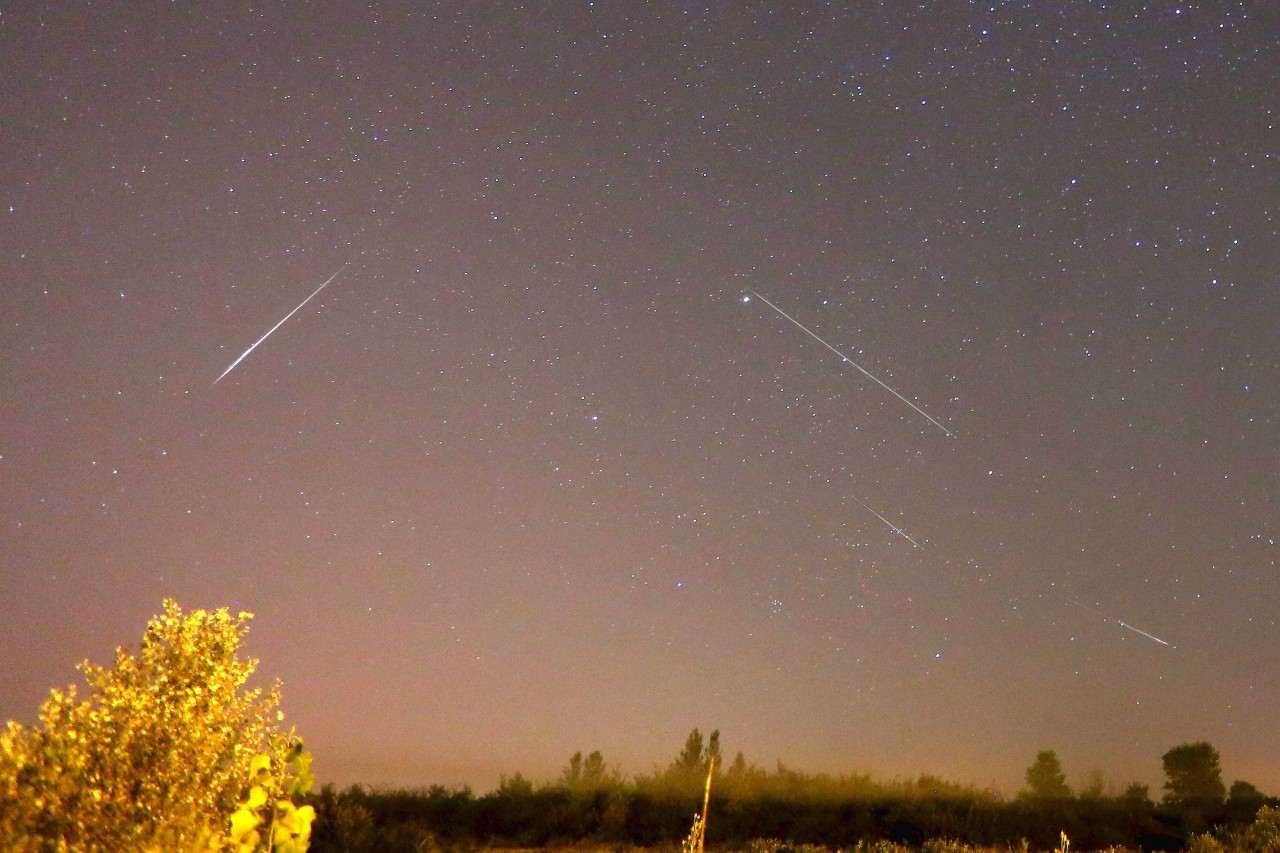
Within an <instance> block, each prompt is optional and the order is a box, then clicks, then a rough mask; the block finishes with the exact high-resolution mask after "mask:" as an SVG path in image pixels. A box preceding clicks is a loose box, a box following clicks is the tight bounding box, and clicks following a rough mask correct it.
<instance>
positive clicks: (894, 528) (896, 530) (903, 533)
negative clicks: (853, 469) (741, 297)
mask: <svg viewBox="0 0 1280 853" xmlns="http://www.w3.org/2000/svg"><path fill="white" fill-rule="evenodd" d="M760 298H761V299H763V298H764V297H763V296H762V297H760ZM854 500H855V501H858V499H857V498H854ZM858 504H859V505H861V507H862V508H863V509H865V510H866V511H867V512H869V513H871V514H872V515H874V516H875V517H876V518H878V519H880V520H881V521H883V522H884V523H885V524H887V525H889V529H890V530H892V531H893V532H894V533H896V534H898V535H899V536H901V537H902V538H903V539H905V540H907V541H908V542H910V543H911V544H912V545H914V546H916V547H917V548H919V547H920V543H919V542H917V541H916V540H914V539H912V538H911V537H910V536H908V535H907V531H905V530H903V529H902V528H901V527H899V526H898V525H896V524H894V523H893V522H892V521H890V520H889V519H887V518H885V517H884V516H883V515H881V514H880V513H878V512H876V511H875V510H874V509H872V508H871V507H869V506H867V505H866V504H864V503H862V501H858Z"/></svg>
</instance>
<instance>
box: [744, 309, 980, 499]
mask: <svg viewBox="0 0 1280 853" xmlns="http://www.w3.org/2000/svg"><path fill="white" fill-rule="evenodd" d="M747 292H748V293H750V294H751V295H753V296H755V297H757V298H758V299H759V300H760V301H761V302H763V303H764V304H765V305H768V306H769V307H770V308H772V309H773V310H774V311H777V312H778V313H779V314H781V315H782V316H783V317H786V318H787V319H788V320H790V321H791V322H792V323H795V324H796V325H797V326H799V327H800V329H801V330H802V331H803V332H804V333H805V334H806V335H808V336H809V337H811V338H813V339H814V340H815V341H817V342H818V343H820V344H822V345H823V346H824V347H826V348H827V349H829V350H831V351H832V352H833V353H835V354H836V355H838V356H840V359H841V360H842V361H844V362H846V363H848V364H852V365H853V366H854V367H856V368H858V370H860V371H862V375H863V376H865V377H867V378H868V379H870V380H871V381H873V382H875V383H876V384H877V385H879V386H880V387H881V388H883V389H884V390H886V391H888V392H889V393H890V394H892V395H893V396H895V397H897V398H898V399H899V400H901V401H902V402H904V403H906V404H907V405H908V406H910V407H911V408H913V409H915V410H916V411H917V412H919V413H920V414H922V415H924V416H925V417H926V418H928V419H929V422H930V423H931V424H933V425H934V426H936V427H937V428H938V429H940V430H942V431H943V432H945V433H946V434H947V436H948V437H950V438H954V437H955V436H953V435H952V434H951V431H950V430H948V429H947V428H946V427H944V426H943V425H942V424H940V423H938V422H937V421H936V420H934V419H933V418H931V417H929V413H928V412H926V411H925V410H924V409H922V408H920V407H919V406H917V405H916V404H915V403H913V402H911V401H910V400H908V399H907V398H906V397H904V396H902V395H901V394H899V393H898V392H897V391H895V390H893V389H892V388H890V387H889V386H888V385H886V384H884V383H883V382H881V381H880V380H879V379H877V378H876V377H875V376H873V375H872V374H871V373H869V372H868V371H867V370H866V369H864V368H863V367H862V365H860V364H858V363H857V362H855V361H854V360H853V359H851V358H849V356H847V355H845V354H844V353H842V352H840V350H838V349H836V348H835V347H833V346H832V345H831V344H829V343H827V342H826V341H824V340H823V339H822V338H820V337H818V336H817V334H815V333H814V332H813V331H812V330H811V329H809V327H808V326H806V325H805V324H803V323H801V322H800V321H799V320H797V319H796V318H795V317H792V316H791V315H790V314H788V313H787V312H786V311H783V310H782V309H781V308H779V307H778V306H777V305H774V304H773V303H772V302H770V301H769V300H768V299H765V298H764V297H763V296H761V295H760V294H759V293H756V292H755V291H754V290H751V289H750V288H747ZM868 509H870V507H868Z"/></svg>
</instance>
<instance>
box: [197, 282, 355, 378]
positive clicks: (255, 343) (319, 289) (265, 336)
mask: <svg viewBox="0 0 1280 853" xmlns="http://www.w3.org/2000/svg"><path fill="white" fill-rule="evenodd" d="M346 268H347V265H346V264H343V265H342V266H340V267H338V271H337V272H336V273H334V274H333V275H331V276H329V278H327V279H326V280H325V283H324V284H322V285H320V286H319V287H317V288H316V289H315V290H314V291H313V292H312V294H311V296H308V297H307V298H306V299H304V300H302V302H301V303H299V304H298V307H297V308H294V309H293V310H292V311H290V312H289V313H288V314H285V315H284V320H281V321H280V322H279V323H276V324H275V325H274V326H272V327H271V329H270V330H269V331H268V332H267V333H266V334H265V335H263V336H262V337H260V338H258V340H256V341H254V344H253V346H251V347H249V348H248V349H247V350H245V351H244V352H243V353H241V354H240V357H239V358H237V359H236V360H235V361H233V362H231V366H230V367H228V368H227V369H226V370H224V371H222V375H221V376H219V377H218V378H217V379H215V380H213V384H214V385H217V384H218V383H219V382H221V381H222V377H223V376H226V375H227V374H228V373H230V372H231V371H233V370H235V367H236V365H237V364H239V363H240V362H242V361H244V357H245V356H246V355H248V354H249V353H251V352H253V351H254V349H256V348H257V346H258V344H260V343H262V342H263V341H265V340H266V339H267V338H269V337H271V333H272V332H274V331H275V330H276V329H278V328H280V327H281V326H283V325H284V323H285V320H288V319H289V318H290V317H292V316H293V315H294V314H297V313H298V311H300V310H301V309H302V306H303V305H306V304H307V303H308V302H310V301H311V299H312V297H314V296H315V295H316V294H317V293H319V292H320V291H322V290H324V289H325V288H326V287H328V286H329V282H331V281H333V280H334V279H335V278H337V277H338V276H339V275H340V274H341V273H342V271H343V270H345V269H346Z"/></svg>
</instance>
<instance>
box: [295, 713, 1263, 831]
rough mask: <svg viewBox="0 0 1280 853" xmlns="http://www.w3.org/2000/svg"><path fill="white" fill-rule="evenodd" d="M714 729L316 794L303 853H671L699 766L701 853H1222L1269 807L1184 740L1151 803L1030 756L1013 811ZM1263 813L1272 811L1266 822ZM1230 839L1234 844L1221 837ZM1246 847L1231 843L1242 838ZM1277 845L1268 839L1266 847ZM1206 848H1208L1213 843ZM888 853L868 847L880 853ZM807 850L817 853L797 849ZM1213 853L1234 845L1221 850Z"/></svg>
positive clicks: (1211, 753) (963, 789) (961, 790)
mask: <svg viewBox="0 0 1280 853" xmlns="http://www.w3.org/2000/svg"><path fill="white" fill-rule="evenodd" d="M719 757H720V743H719V733H718V732H713V733H712V734H711V736H710V738H708V739H707V740H706V742H705V743H704V740H703V737H702V735H701V734H700V733H699V732H698V730H696V729H695V730H694V731H693V732H692V733H691V734H690V735H689V738H688V739H687V740H686V742H685V746H684V749H683V750H681V752H680V755H679V756H677V758H676V759H675V761H673V762H672V763H671V764H670V765H669V766H668V767H667V768H665V769H660V770H655V772H654V773H653V774H652V775H642V776H638V777H636V778H635V779H633V780H630V781H627V780H624V779H622V778H621V776H620V775H619V774H618V773H617V772H615V771H610V770H609V769H608V768H607V767H606V765H605V762H604V759H603V757H602V756H601V755H600V753H598V752H595V753H592V754H591V755H589V756H587V757H586V758H585V759H584V758H583V757H582V755H581V754H580V753H579V754H577V755H575V756H573V758H571V759H570V761H569V763H568V765H567V767H566V768H565V770H564V772H563V774H562V775H561V777H560V778H559V779H557V780H555V781H551V782H546V783H541V784H535V783H534V782H532V781H530V780H528V779H525V778H524V777H523V776H521V775H520V774H518V773H517V774H516V775H514V776H512V777H509V778H504V779H503V780H502V781H501V783H500V784H499V786H498V788H497V789H496V790H494V791H492V792H490V793H488V794H485V795H483V796H476V795H475V794H473V793H472V791H471V790H470V789H467V788H463V789H460V790H453V789H447V788H444V787H441V786H433V787H430V788H425V789H419V790H411V791H405V790H396V791H390V790H369V789H366V788H363V787H360V786H355V787H352V788H349V789H347V790H345V791H336V790H334V789H333V788H332V787H326V788H324V789H323V790H322V791H321V792H320V794H319V795H318V796H316V797H315V798H314V799H313V804H314V805H315V806H316V811H317V815H318V816H317V819H316V823H315V827H314V831H313V836H312V843H311V844H312V846H311V849H312V851H313V853H333V851H375V850H376V851H398V850H431V849H434V850H474V849H478V848H482V847H520V848H530V847H561V846H571V845H578V844H583V843H588V844H592V845H595V846H597V847H599V846H607V847H611V848H618V849H620V848H625V847H628V846H640V847H666V848H668V849H671V848H674V847H675V845H677V844H678V842H679V841H680V840H681V839H682V838H684V837H685V836H686V835H687V834H688V832H689V827H690V824H691V823H692V821H693V818H694V815H695V812H697V811H698V810H700V809H701V807H702V789H703V784H704V782H705V778H706V773H707V768H708V766H709V763H710V761H711V760H712V758H715V759H717V763H716V766H717V769H716V771H715V775H714V782H713V786H712V793H711V802H710V808H709V820H708V824H707V843H708V845H709V846H710V847H712V848H718V849H733V850H747V849H751V850H754V849H756V848H758V847H761V846H762V845H761V841H760V840H761V839H772V841H769V842H767V843H766V844H765V845H764V846H768V847H769V848H770V850H776V851H778V853H786V851H790V850H795V851H800V850H801V849H802V848H803V847H806V846H809V845H815V846H823V847H826V848H830V849H832V850H838V849H845V850H848V849H850V848H854V847H859V848H860V849H869V848H868V845H876V844H877V843H879V842H893V843H894V844H898V845H905V846H909V847H914V848H919V847H921V846H926V847H928V846H930V845H931V844H932V846H936V844H933V842H934V841H936V840H938V839H947V840H949V841H950V842H957V843H958V844H952V845H949V847H948V849H959V848H960V847H962V846H974V847H995V848H999V849H1002V850H1010V849H1020V848H1022V846H1023V844H1024V842H1025V843H1026V844H1028V845H1029V846H1030V847H1031V848H1032V849H1039V850H1048V849H1060V848H1061V838H1062V834H1063V833H1065V834H1066V836H1067V837H1068V838H1069V839H1070V846H1071V847H1072V848H1074V849H1076V850H1101V849H1106V848H1111V847H1124V848H1128V849H1130V850H1137V849H1142V850H1182V849H1186V848H1188V847H1191V848H1192V849H1195V850H1197V851H1202V853H1215V851H1219V850H1222V849H1224V848H1223V847H1222V845H1221V843H1220V842H1218V841H1215V840H1214V839H1213V838H1212V837H1210V836H1208V835H1197V834H1200V833H1205V832H1207V831H1208V830H1211V829H1216V832H1217V837H1219V838H1228V839H1229V838H1232V837H1236V836H1239V835H1240V833H1241V832H1243V831H1244V828H1245V827H1247V826H1250V825H1251V824H1252V823H1253V821H1254V819H1255V817H1256V816H1257V814H1258V811H1259V809H1261V808H1262V807H1263V806H1264V805H1273V806H1274V805H1280V800H1276V799H1273V798H1268V797H1265V796H1263V795H1262V794H1261V792H1259V791H1258V789H1257V788H1255V787H1254V786H1253V785H1250V784H1249V783H1247V782H1236V783H1235V784H1234V785H1232V786H1231V788H1230V791H1228V790H1227V789H1226V787H1225V786H1224V785H1223V783H1222V779H1221V770H1220V767H1219V761H1218V754H1217V751H1216V750H1214V748H1213V747H1212V746H1211V745H1209V744H1207V743H1197V744H1183V745H1181V746H1177V747H1174V748H1173V749H1171V750H1169V751H1168V752H1167V753H1165V755H1164V757H1163V763H1164V770H1165V774H1166V777H1167V779H1168V781H1167V782H1166V784H1165V786H1164V788H1165V791H1164V796H1163V797H1162V798H1161V800H1160V801H1159V802H1156V801H1153V800H1152V798H1151V797H1150V795H1149V792H1148V790H1147V787H1146V786H1145V785H1131V786H1129V787H1128V788H1127V789H1125V790H1124V791H1123V792H1121V793H1112V794H1107V793H1104V790H1103V789H1104V785H1103V783H1102V781H1101V778H1100V776H1096V775H1095V777H1094V779H1093V780H1092V781H1091V782H1090V783H1089V784H1087V785H1086V786H1085V788H1084V790H1082V791H1080V792H1073V791H1072V790H1071V789H1070V788H1069V787H1068V786H1067V784H1066V779H1065V776H1064V775H1063V773H1062V770H1061V767H1060V765H1059V763H1058V759H1057V756H1056V755H1055V754H1054V753H1053V752H1052V751H1047V750H1046V751H1044V752H1041V753H1040V754H1039V755H1037V756H1036V759H1035V761H1034V762H1033V763H1032V764H1031V766H1030V767H1029V768H1028V770H1027V774H1026V780H1027V788H1026V789H1025V790H1024V791H1023V792H1021V793H1020V794H1018V795H1017V796H1016V797H1015V798H1012V799H1002V798H1000V797H998V796H997V795H995V794H993V793H992V792H990V791H985V790H982V789H978V788H974V787H969V786H964V785H957V784H953V783H949V782H945V781H943V780H940V779H936V778H933V777H929V776H922V777H920V778H919V779H916V780H914V781H909V782H882V781H875V780H873V779H871V778H870V777H867V776H861V775H847V776H830V775H826V774H807V773H802V772H799V771H796V770H792V769H790V768H787V767H784V766H782V765H779V766H778V767H777V768H776V769H775V770H774V771H772V772H769V771H765V770H763V769H761V768H759V767H757V766H755V765H752V764H749V763H748V762H747V761H746V760H745V759H744V758H743V756H742V754H741V753H739V754H738V756H737V758H736V759H735V760H734V761H732V762H730V763H729V764H728V766H726V767H724V768H723V770H721V769H719V768H720V762H719ZM1266 814H1267V815H1270V814H1273V813H1271V812H1267V813H1266ZM1232 833H1235V835H1232ZM1240 837H1243V836H1240ZM1277 838H1278V839H1280V835H1277ZM1213 845H1218V846H1217V847H1214V846H1213ZM881 848H883V849H891V848H892V845H881V846H880V847H877V849H881ZM810 849H816V848H810ZM1225 849H1235V848H1233V847H1232V846H1231V845H1230V844H1228V845H1227V847H1226V848H1225ZM1275 849H1276V850H1277V851H1280V841H1277V847H1276V848H1275Z"/></svg>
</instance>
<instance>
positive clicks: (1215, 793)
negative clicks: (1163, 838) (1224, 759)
mask: <svg viewBox="0 0 1280 853" xmlns="http://www.w3.org/2000/svg"><path fill="white" fill-rule="evenodd" d="M1160 760H1161V762H1163V764H1164V775H1165V777H1166V778H1167V780H1168V781H1166V782H1165V783H1164V790H1165V795H1164V803H1165V805H1168V806H1174V807H1179V806H1197V807H1202V808H1203V807H1204V806H1218V805H1221V804H1222V802H1223V800H1224V799H1226V796H1227V788H1226V786H1225V785H1223V784H1222V764H1221V760H1220V759H1219V758H1218V750H1216V749H1214V748H1213V746H1212V745H1211V744H1209V743H1208V742H1206V741H1200V742H1199V743H1184V744H1181V745H1179V746H1175V747H1174V748H1173V749H1171V750H1169V751H1168V752H1166V753H1165V754H1164V756H1163V757H1162V758H1161V759H1160Z"/></svg>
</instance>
